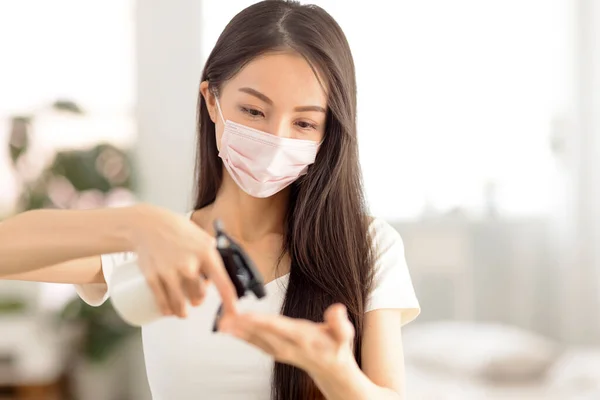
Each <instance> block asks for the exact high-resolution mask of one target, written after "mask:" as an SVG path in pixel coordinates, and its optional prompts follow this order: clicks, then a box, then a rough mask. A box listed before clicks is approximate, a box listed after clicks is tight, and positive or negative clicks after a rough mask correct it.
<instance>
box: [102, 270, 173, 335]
mask: <svg viewBox="0 0 600 400" xmlns="http://www.w3.org/2000/svg"><path fill="white" fill-rule="evenodd" d="M110 297H111V301H112V304H113V307H114V309H115V310H116V311H117V313H118V314H119V316H120V317H121V318H123V320H124V321H125V322H127V323H128V324H131V325H134V326H143V325H147V324H149V323H151V322H154V321H156V320H158V319H160V318H162V317H163V314H162V313H161V312H160V310H159V308H158V306H157V304H156V300H155V298H154V293H153V292H152V289H150V286H149V285H148V282H147V281H146V277H145V276H144V274H143V273H142V271H141V270H140V268H139V267H138V262H137V259H133V260H130V261H128V262H126V263H124V264H122V265H120V266H118V267H117V268H115V270H114V271H113V274H112V277H111V294H110Z"/></svg>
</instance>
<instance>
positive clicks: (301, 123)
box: [296, 121, 317, 129]
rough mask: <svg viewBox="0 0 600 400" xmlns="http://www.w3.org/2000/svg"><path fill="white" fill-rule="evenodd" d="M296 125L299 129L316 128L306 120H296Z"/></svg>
mask: <svg viewBox="0 0 600 400" xmlns="http://www.w3.org/2000/svg"><path fill="white" fill-rule="evenodd" d="M296 125H298V127H299V128H300V129H317V126H316V125H315V124H311V123H310V122H307V121H298V122H296Z"/></svg>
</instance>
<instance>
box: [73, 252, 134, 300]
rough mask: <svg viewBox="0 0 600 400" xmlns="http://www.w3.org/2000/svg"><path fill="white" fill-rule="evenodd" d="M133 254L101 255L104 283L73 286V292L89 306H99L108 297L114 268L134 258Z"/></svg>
mask: <svg viewBox="0 0 600 400" xmlns="http://www.w3.org/2000/svg"><path fill="white" fill-rule="evenodd" d="M136 257H137V255H136V254H135V253H131V252H127V253H113V254H103V255H102V256H101V259H102V274H103V275H104V280H105V281H106V283H89V284H85V285H75V290H76V291H77V294H78V295H79V297H80V298H81V299H82V300H83V301H85V302H86V303H87V304H89V305H90V306H94V307H97V306H101V305H102V304H104V302H105V301H106V300H108V298H109V297H110V288H111V277H112V272H113V270H114V269H115V267H117V266H119V265H121V264H123V263H124V262H126V261H129V260H132V259H134V258H136Z"/></svg>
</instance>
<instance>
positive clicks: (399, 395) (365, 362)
mask: <svg viewBox="0 0 600 400" xmlns="http://www.w3.org/2000/svg"><path fill="white" fill-rule="evenodd" d="M364 324H365V325H364V332H363V346H362V371H361V369H360V368H359V367H358V365H357V364H356V363H355V362H353V361H354V360H352V361H351V362H347V363H342V364H340V365H339V367H338V368H332V369H330V370H328V371H327V370H325V371H321V372H320V373H316V374H313V375H312V377H313V379H314V380H315V383H316V384H317V386H319V389H320V390H321V391H322V392H323V394H324V395H325V397H326V398H327V399H328V400H335V399H365V400H366V399H369V400H402V399H404V398H405V383H404V352H403V349H402V335H401V326H402V321H401V311H400V310H393V309H389V310H385V309H382V310H374V311H371V312H368V313H366V314H365V321H364Z"/></svg>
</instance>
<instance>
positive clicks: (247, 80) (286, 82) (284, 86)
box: [223, 51, 327, 108]
mask: <svg viewBox="0 0 600 400" xmlns="http://www.w3.org/2000/svg"><path fill="white" fill-rule="evenodd" d="M320 79H321V78H320V77H319V78H318V77H317V75H316V71H315V70H314V69H313V67H312V66H311V65H310V64H309V63H308V61H307V60H306V59H305V58H304V57H303V56H302V55H300V54H298V53H297V52H292V51H279V52H270V53H267V54H264V55H261V56H258V57H256V58H255V59H253V60H252V61H251V62H249V63H248V64H247V65H245V66H244V68H242V70H241V71H240V72H239V73H237V74H236V75H235V76H234V77H233V78H232V79H230V80H229V81H228V82H227V83H226V84H225V85H224V87H223V94H225V93H232V94H233V93H234V92H240V89H244V88H250V89H253V90H255V91H258V92H260V93H262V94H264V95H266V96H267V97H268V98H269V99H270V100H272V101H273V103H274V104H275V105H282V106H285V105H288V104H289V105H290V106H292V107H297V106H305V105H314V106H320V107H323V108H326V107H327V93H326V92H325V89H324V86H323V84H322V79H321V81H320ZM323 83H324V82H323ZM242 92H244V90H242ZM246 92H247V91H246Z"/></svg>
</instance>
